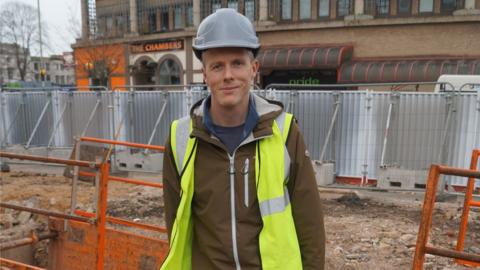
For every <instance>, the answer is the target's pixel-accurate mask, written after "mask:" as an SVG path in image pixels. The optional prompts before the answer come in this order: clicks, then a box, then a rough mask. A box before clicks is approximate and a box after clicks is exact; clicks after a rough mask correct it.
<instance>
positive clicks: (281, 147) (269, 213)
mask: <svg viewBox="0 0 480 270" xmlns="http://www.w3.org/2000/svg"><path fill="white" fill-rule="evenodd" d="M292 118H293V117H292V115H291V114H288V113H284V112H283V113H282V114H281V115H280V116H279V117H277V119H275V121H274V122H273V126H272V130H273V135H271V136H269V137H266V138H261V139H260V140H259V141H258V142H257V146H256V153H255V154H256V155H257V156H259V155H260V156H261V157H262V158H261V159H262V160H261V162H259V159H258V158H255V181H256V182H257V185H256V186H257V187H258V188H257V197H258V202H259V207H260V213H261V215H262V221H263V228H262V230H261V231H260V235H259V248H260V257H261V261H262V269H264V270H277V269H288V270H290V269H291V270H298V269H302V259H301V255H300V247H299V244H298V238H297V233H296V231H295V223H294V221H293V216H292V209H291V204H290V197H289V194H288V190H287V187H286V183H287V181H288V176H289V169H290V157H289V155H288V151H287V148H286V146H285V143H286V140H287V136H288V132H289V130H290V125H291V122H292ZM191 129H192V123H191V120H190V118H189V117H186V118H182V119H180V120H176V121H174V122H173V123H172V126H171V133H170V134H171V138H170V141H171V147H172V152H173V156H174V159H175V164H176V166H177V170H178V172H179V175H180V178H181V180H180V186H181V191H180V197H181V198H180V204H179V206H178V209H177V214H176V217H175V221H174V224H173V229H172V234H171V236H170V251H169V253H168V256H167V258H166V259H165V261H164V262H163V264H162V266H161V268H160V269H162V270H190V269H192V238H193V220H192V215H191V211H192V209H191V203H192V197H193V189H194V175H195V174H194V169H195V168H194V164H195V156H196V146H197V140H196V138H190V136H189V134H190V132H191ZM259 171H261V172H262V174H261V175H260V176H258V172H259ZM238 268H239V266H237V269H238ZM240 268H241V265H240Z"/></svg>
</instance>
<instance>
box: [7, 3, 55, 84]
mask: <svg viewBox="0 0 480 270" xmlns="http://www.w3.org/2000/svg"><path fill="white" fill-rule="evenodd" d="M42 30H43V31H42V40H43V42H44V43H45V44H42V45H44V46H45V47H47V45H46V42H45V41H46V40H48V38H47V36H48V35H47V31H46V29H45V27H42ZM0 42H6V43H12V44H14V57H15V60H16V68H17V69H18V72H19V74H20V79H21V80H22V81H23V80H25V77H26V74H27V71H28V66H29V62H30V53H31V52H32V49H34V48H37V47H36V45H37V44H38V45H40V31H39V27H38V11H37V9H36V8H35V7H33V6H31V5H27V4H24V3H19V2H14V1H10V2H7V3H5V4H3V5H2V6H1V9H0Z"/></svg>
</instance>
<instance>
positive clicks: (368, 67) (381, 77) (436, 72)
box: [338, 59, 480, 83]
mask: <svg viewBox="0 0 480 270" xmlns="http://www.w3.org/2000/svg"><path fill="white" fill-rule="evenodd" d="M442 74H462V75H469V74H473V75H475V74H478V75H480V59H432V60H413V59H410V60H376V61H352V62H347V63H344V64H343V65H342V66H341V67H340V70H339V72H338V83H380V82H433V81H437V79H438V77H439V76H440V75H442Z"/></svg>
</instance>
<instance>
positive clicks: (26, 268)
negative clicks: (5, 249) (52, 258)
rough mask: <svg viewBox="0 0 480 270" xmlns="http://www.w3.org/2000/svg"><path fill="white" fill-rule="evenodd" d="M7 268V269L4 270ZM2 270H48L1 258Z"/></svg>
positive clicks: (0, 265) (0, 267) (0, 266)
mask: <svg viewBox="0 0 480 270" xmlns="http://www.w3.org/2000/svg"><path fill="white" fill-rule="evenodd" d="M4 267H5V268H4ZM0 269H2V270H3V269H15V270H47V269H45V268H40V267H36V266H33V265H28V264H24V263H20V262H16V261H12V260H9V259H5V258H0Z"/></svg>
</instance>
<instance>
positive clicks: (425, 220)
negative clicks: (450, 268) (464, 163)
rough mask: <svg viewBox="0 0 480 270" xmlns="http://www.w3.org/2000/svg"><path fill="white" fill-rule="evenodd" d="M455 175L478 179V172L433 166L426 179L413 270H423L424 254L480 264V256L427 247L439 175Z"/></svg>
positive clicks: (479, 176) (479, 172) (479, 174)
mask: <svg viewBox="0 0 480 270" xmlns="http://www.w3.org/2000/svg"><path fill="white" fill-rule="evenodd" d="M442 174H443V175H456V176H463V177H470V178H480V171H475V170H466V169H459V168H453V167H447V166H441V165H435V164H433V165H432V166H431V167H430V172H429V174H428V179H427V190H426V191H425V199H424V202H423V211H422V219H421V221H420V227H419V229H418V236H417V244H416V248H415V257H414V258H413V267H412V269H413V270H421V269H423V263H424V261H425V254H432V255H437V256H442V257H449V258H454V259H462V260H465V261H469V262H475V263H480V254H479V255H477V254H469V253H465V252H460V251H456V250H450V249H444V248H437V247H432V246H429V245H427V242H428V237H429V233H430V228H431V226H432V216H433V210H434V206H435V197H436V192H437V187H438V180H439V178H440V175H442Z"/></svg>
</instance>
